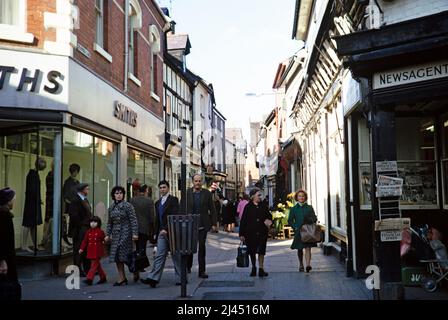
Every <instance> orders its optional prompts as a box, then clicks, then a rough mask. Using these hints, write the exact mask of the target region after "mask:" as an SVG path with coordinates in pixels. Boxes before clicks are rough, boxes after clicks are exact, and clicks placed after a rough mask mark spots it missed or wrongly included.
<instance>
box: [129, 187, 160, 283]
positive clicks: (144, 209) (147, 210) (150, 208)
mask: <svg viewBox="0 0 448 320" xmlns="http://www.w3.org/2000/svg"><path fill="white" fill-rule="evenodd" d="M138 191H139V193H138V194H137V196H135V197H133V198H132V199H131V200H130V201H129V202H130V203H131V204H132V205H133V206H134V209H135V215H136V216H137V223H138V241H137V243H136V249H137V251H141V250H145V252H146V245H147V243H148V240H149V238H150V236H152V235H151V234H150V233H151V231H152V230H153V229H154V228H153V225H154V217H155V211H154V202H153V201H152V199H151V198H149V197H148V186H147V185H146V184H144V185H142V186H140V187H139V190H138ZM139 271H142V272H143V270H139ZM138 279H139V273H138V271H137V272H135V274H134V281H138Z"/></svg>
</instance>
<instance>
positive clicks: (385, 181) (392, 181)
mask: <svg viewBox="0 0 448 320" xmlns="http://www.w3.org/2000/svg"><path fill="white" fill-rule="evenodd" d="M376 186H377V189H376V196H377V197H380V198H382V197H400V196H401V195H402V193H403V179H402V178H395V177H389V176H385V175H378V182H377V185H376Z"/></svg>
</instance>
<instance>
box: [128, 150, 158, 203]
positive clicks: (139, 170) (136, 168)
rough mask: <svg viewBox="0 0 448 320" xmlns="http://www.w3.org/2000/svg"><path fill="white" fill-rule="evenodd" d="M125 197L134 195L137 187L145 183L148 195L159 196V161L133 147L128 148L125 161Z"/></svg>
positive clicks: (153, 197) (155, 197)
mask: <svg viewBox="0 0 448 320" xmlns="http://www.w3.org/2000/svg"><path fill="white" fill-rule="evenodd" d="M127 173H128V179H127V191H126V192H127V193H128V195H127V197H128V199H130V198H132V197H134V196H135V195H136V191H137V187H138V186H141V185H143V184H146V185H147V186H148V187H149V197H151V198H152V199H153V200H156V199H157V198H158V196H159V188H158V187H157V184H158V183H159V175H160V161H159V159H158V158H157V157H154V156H151V155H149V154H147V153H143V152H140V151H137V150H134V149H128V162H127Z"/></svg>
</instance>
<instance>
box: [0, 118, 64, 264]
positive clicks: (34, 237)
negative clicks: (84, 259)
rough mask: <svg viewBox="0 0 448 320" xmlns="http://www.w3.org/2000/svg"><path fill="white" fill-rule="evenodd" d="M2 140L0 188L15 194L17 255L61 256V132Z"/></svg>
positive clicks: (23, 134) (25, 133)
mask: <svg viewBox="0 0 448 320" xmlns="http://www.w3.org/2000/svg"><path fill="white" fill-rule="evenodd" d="M0 140H2V141H3V143H2V144H1V148H0V168H1V170H0V184H1V185H2V187H3V186H8V187H11V188H12V189H14V190H15V191H16V201H15V205H14V208H13V210H12V212H13V214H14V218H13V223H14V233H15V244H16V253H17V255H19V256H34V255H39V256H48V255H58V254H60V251H59V247H60V246H59V230H60V227H59V226H60V217H61V216H60V214H59V212H61V197H60V192H59V190H60V186H61V176H60V170H59V169H60V167H59V164H60V160H61V130H60V129H59V128H53V127H38V128H34V129H29V130H26V131H23V132H21V133H16V134H13V135H4V136H0Z"/></svg>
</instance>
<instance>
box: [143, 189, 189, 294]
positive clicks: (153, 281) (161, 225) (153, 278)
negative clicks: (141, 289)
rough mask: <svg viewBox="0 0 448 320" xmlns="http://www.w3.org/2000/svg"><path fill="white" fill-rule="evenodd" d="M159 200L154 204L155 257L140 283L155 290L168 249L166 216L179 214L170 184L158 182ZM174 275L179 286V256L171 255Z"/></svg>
mask: <svg viewBox="0 0 448 320" xmlns="http://www.w3.org/2000/svg"><path fill="white" fill-rule="evenodd" d="M158 186H159V191H160V199H159V200H157V201H156V203H155V209H156V219H155V227H154V230H155V233H156V235H157V255H156V257H155V258H154V265H153V268H152V271H151V272H150V273H149V275H148V277H147V278H146V279H142V280H141V282H143V283H145V284H149V285H150V286H151V287H152V288H155V287H156V286H157V284H158V283H159V282H160V279H161V278H162V273H163V268H164V267H165V261H166V256H167V255H168V251H169V249H170V243H169V238H168V237H169V233H168V215H171V214H173V215H175V214H178V212H179V199H177V198H176V197H174V196H172V195H170V184H169V183H168V181H166V180H162V181H160V182H159V185H158ZM171 256H172V258H173V263H174V271H175V273H176V285H180V283H181V282H180V281H181V280H180V259H181V258H180V255H174V254H172V255H171Z"/></svg>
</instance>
